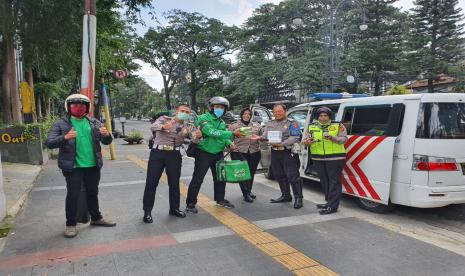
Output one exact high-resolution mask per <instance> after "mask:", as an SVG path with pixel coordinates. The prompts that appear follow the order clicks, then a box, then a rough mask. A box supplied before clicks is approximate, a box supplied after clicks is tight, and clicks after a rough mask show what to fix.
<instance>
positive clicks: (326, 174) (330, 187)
mask: <svg viewBox="0 0 465 276" xmlns="http://www.w3.org/2000/svg"><path fill="white" fill-rule="evenodd" d="M313 164H314V166H315V169H316V170H317V172H318V176H319V177H320V182H321V186H322V187H323V191H324V192H325V200H326V202H328V206H330V207H331V208H335V209H337V208H338V207H339V202H340V200H341V196H342V183H341V174H342V169H344V164H345V160H330V161H317V160H313Z"/></svg>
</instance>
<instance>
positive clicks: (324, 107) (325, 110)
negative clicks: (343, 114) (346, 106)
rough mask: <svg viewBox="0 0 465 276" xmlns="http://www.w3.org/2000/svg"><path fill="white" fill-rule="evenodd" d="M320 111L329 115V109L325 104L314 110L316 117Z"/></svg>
mask: <svg viewBox="0 0 465 276" xmlns="http://www.w3.org/2000/svg"><path fill="white" fill-rule="evenodd" d="M321 113H326V114H328V116H330V117H331V113H332V112H331V109H329V108H327V107H326V106H323V107H320V108H318V109H317V111H316V117H318V116H320V114H321Z"/></svg>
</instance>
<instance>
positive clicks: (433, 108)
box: [412, 95, 465, 191]
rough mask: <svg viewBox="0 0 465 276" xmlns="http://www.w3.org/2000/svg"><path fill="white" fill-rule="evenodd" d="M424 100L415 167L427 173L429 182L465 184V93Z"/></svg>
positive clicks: (433, 184)
mask: <svg viewBox="0 0 465 276" xmlns="http://www.w3.org/2000/svg"><path fill="white" fill-rule="evenodd" d="M455 97H456V98H457V99H454V98H453V97H452V96H451V97H448V98H447V99H444V100H446V101H441V100H438V99H435V100H434V101H431V102H430V101H429V99H428V98H427V99H426V101H423V100H422V102H421V104H420V112H419V115H418V124H417V132H416V136H415V137H416V138H415V147H414V161H413V166H412V169H413V170H414V171H418V172H421V171H423V172H427V173H428V185H429V186H430V187H435V188H438V189H437V190H438V191H441V190H440V188H441V187H444V188H445V187H449V189H450V188H451V186H465V96H462V95H457V96H455Z"/></svg>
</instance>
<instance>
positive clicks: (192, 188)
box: [186, 149, 226, 205]
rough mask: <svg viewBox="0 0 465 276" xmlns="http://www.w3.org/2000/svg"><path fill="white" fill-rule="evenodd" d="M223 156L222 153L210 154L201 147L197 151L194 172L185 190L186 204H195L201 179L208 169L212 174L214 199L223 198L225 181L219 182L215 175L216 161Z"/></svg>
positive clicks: (219, 199)
mask: <svg viewBox="0 0 465 276" xmlns="http://www.w3.org/2000/svg"><path fill="white" fill-rule="evenodd" d="M222 158H223V153H222V152H220V153H217V154H211V153H208V152H205V151H203V150H201V149H199V150H198V151H197V155H196V156H195V163H194V174H193V175H192V180H191V182H190V183H189V189H188V190H187V199H186V204H194V205H195V204H197V196H198V195H199V191H200V187H201V186H202V183H203V179H204V178H205V175H206V174H207V172H208V169H210V171H211V173H212V176H213V185H214V186H213V191H214V199H215V201H222V200H224V194H225V190H226V182H220V181H218V180H217V177H216V162H217V161H219V160H221V159H222Z"/></svg>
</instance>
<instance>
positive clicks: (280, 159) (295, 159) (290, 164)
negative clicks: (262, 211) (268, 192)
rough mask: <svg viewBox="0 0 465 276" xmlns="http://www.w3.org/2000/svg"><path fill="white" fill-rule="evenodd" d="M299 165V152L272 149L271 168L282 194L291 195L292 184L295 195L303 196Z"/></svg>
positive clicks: (297, 196) (296, 196)
mask: <svg viewBox="0 0 465 276" xmlns="http://www.w3.org/2000/svg"><path fill="white" fill-rule="evenodd" d="M299 167H300V160H299V155H298V154H292V153H291V151H290V150H271V170H273V175H274V177H275V178H276V180H277V181H278V183H279V188H280V189H281V194H282V196H284V197H290V196H291V191H290V186H291V187H292V192H293V194H294V197H295V198H303V196H302V181H301V179H300V173H299Z"/></svg>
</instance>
